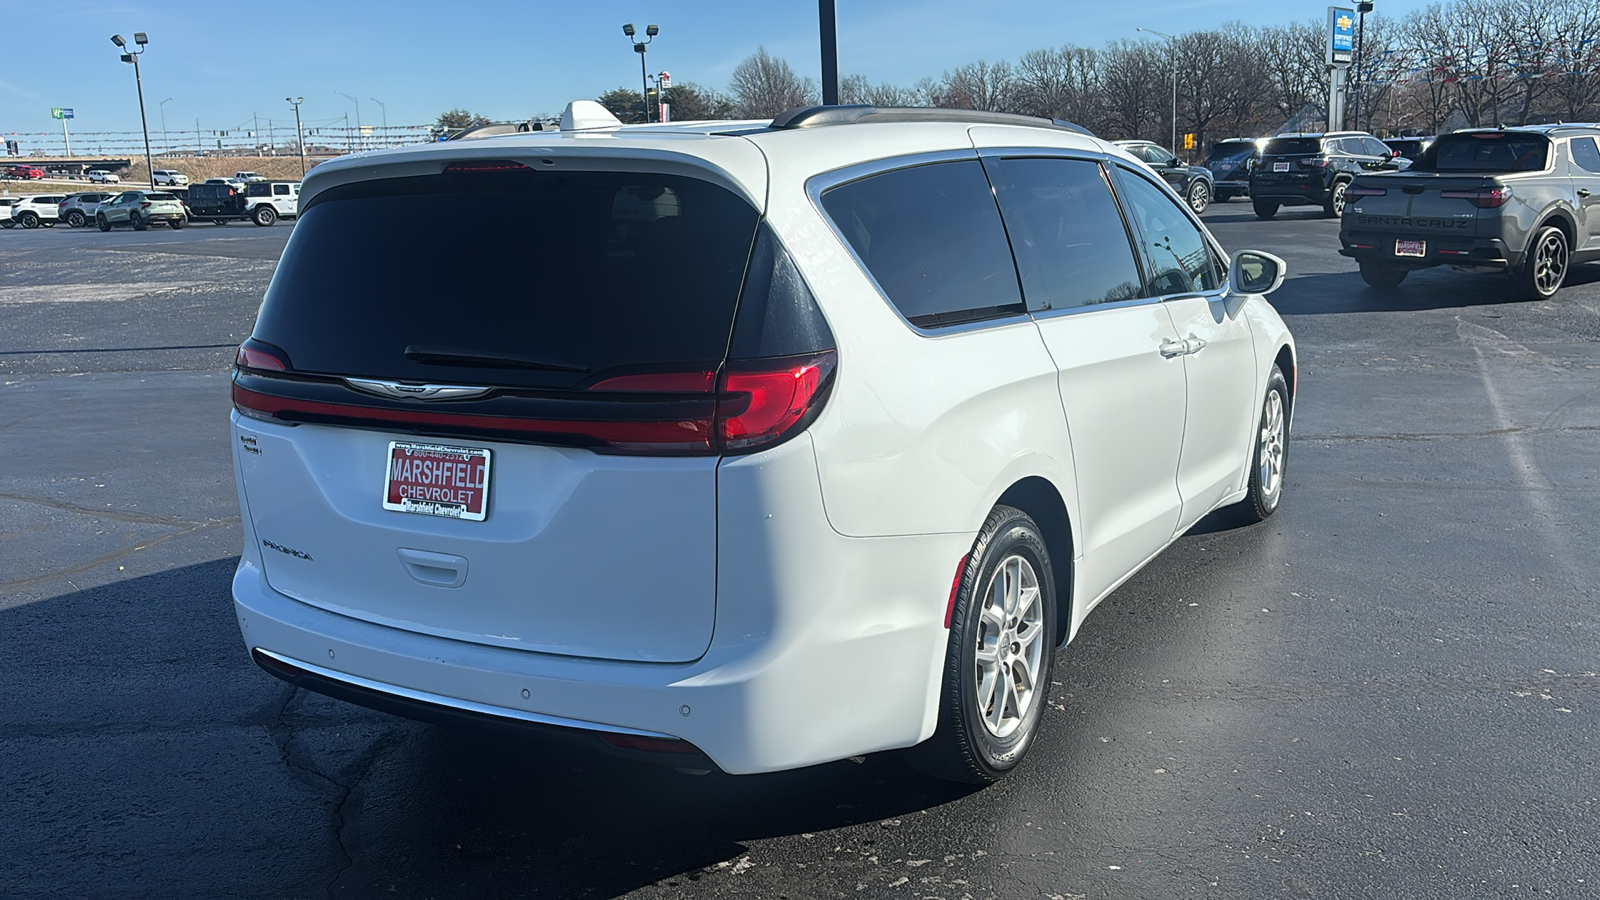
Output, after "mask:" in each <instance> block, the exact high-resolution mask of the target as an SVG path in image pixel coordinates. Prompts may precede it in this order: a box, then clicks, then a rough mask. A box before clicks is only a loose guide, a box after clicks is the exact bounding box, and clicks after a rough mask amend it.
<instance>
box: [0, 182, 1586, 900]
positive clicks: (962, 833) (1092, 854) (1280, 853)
mask: <svg viewBox="0 0 1600 900" xmlns="http://www.w3.org/2000/svg"><path fill="white" fill-rule="evenodd" d="M1205 219H1206V221H1207V222H1208V224H1209V225H1210V226H1211V228H1212V229H1213V231H1214V233H1215V234H1217V236H1218V237H1219V238H1220V239H1221V240H1222V242H1223V243H1224V244H1225V245H1226V246H1227V247H1228V248H1229V249H1230V250H1238V249H1244V248H1258V249H1264V250H1267V251H1270V252H1273V253H1276V254H1278V255H1280V256H1282V257H1284V258H1285V259H1287V260H1288V262H1289V265H1290V268H1291V277H1290V278H1289V280H1288V281H1287V283H1286V284H1285V285H1284V286H1283V288H1282V289H1281V290H1279V291H1278V293H1276V294H1274V295H1273V297H1272V301H1273V302H1274V304H1275V305H1276V306H1277V307H1278V309H1279V310H1280V311H1281V312H1282V313H1283V314H1284V316H1285V318H1286V319H1287V321H1288V322H1289V325H1290V327H1291V328H1292V329H1293V330H1294V332H1295V335H1296V337H1297V339H1298V341H1299V347H1300V363H1299V372H1300V385H1301V388H1300V392H1299V397H1298V400H1297V404H1298V405H1297V408H1296V410H1295V421H1294V431H1293V437H1292V440H1291V444H1290V447H1291V450H1290V464H1289V470H1288V482H1287V493H1286V495H1285V499H1284V505H1283V507H1282V508H1281V510H1280V511H1279V513H1278V514H1277V515H1276V516H1275V517H1274V518H1272V519H1270V520H1268V521H1267V522H1265V523H1263V524H1261V525H1257V526H1253V527H1249V528H1233V527H1230V526H1229V525H1228V524H1227V522H1226V521H1224V520H1223V518H1222V517H1213V518H1212V519H1208V520H1206V521H1203V522H1202V523H1201V524H1200V525H1199V526H1197V528H1196V529H1195V530H1194V532H1192V533H1191V534H1189V535H1187V536H1185V537H1183V538H1182V539H1180V540H1179V541H1178V542H1177V543H1176V544H1175V545H1174V546H1172V547H1171V548H1170V549H1169V550H1168V551H1167V552H1166V553H1164V554H1163V555H1161V556H1160V557H1158V558H1156V559H1155V560H1154V561H1153V562H1152V563H1150V565H1149V566H1148V567H1146V568H1145V569H1144V570H1143V571H1142V572H1140V573H1139V574H1138V575H1136V576H1135V577H1134V578H1133V579H1131V580H1130V581H1129V582H1128V583H1127V584H1125V585H1124V586H1123V587H1122V588H1120V589H1119V590H1118V591H1117V592H1116V593H1115V594H1114V595H1112V596H1111V597H1110V598H1109V599H1107V600H1106V601H1105V602H1104V603H1103V604H1102V605H1101V606H1100V607H1099V608H1098V609H1097V610H1096V611H1095V612H1094V613H1093V614H1092V615H1091V616H1090V617H1089V619H1088V621H1087V622H1086V623H1085V625H1084V627H1083V630H1082V631H1081V633H1080V635H1079V637H1078V639H1077V640H1076V641H1075V642H1074V643H1073V644H1072V645H1070V646H1069V647H1068V648H1066V649H1065V650H1063V651H1062V652H1061V653H1060V655H1059V656H1058V660H1057V668H1056V672H1055V681H1056V684H1055V685H1054V686H1053V687H1054V690H1053V691H1052V696H1051V708H1050V709H1049V710H1048V711H1047V716H1046V721H1045V726H1044V733H1043V735H1042V738H1041V740H1040V742H1039V743H1038V744H1037V745H1036V746H1035V748H1034V750H1033V751H1032V753H1031V755H1030V756H1029V758H1028V760H1027V761H1026V762H1025V763H1024V764H1023V766H1022V767H1021V768H1020V769H1019V770H1018V771H1017V772H1016V773H1014V775H1013V776H1012V777H1010V778H1008V779H1007V780H1006V781H1004V782H1002V783H1001V784H999V785H996V786H994V787H991V788H988V789H985V790H971V789H965V788H957V787H954V786H947V785H943V784H939V783H935V782H929V781H927V780H924V779H922V778H921V777H920V776H917V775H916V774H914V773H913V772H912V771H911V770H909V769H908V768H907V767H905V766H904V765H903V763H901V761H900V760H899V759H898V758H897V757H896V756H894V755H893V754H884V755H879V756H873V757H868V758H865V759H860V760H853V761H846V762H840V763H835V764H832V765H827V766H820V767H817V768H813V769H808V770H804V771H799V772H790V773H784V774H779V775H770V776H757V777H743V778H731V777H726V776H718V775H707V776H691V775H683V774H678V773H676V772H674V771H672V770H669V769H662V768H657V767H654V766H649V765H644V764H636V763H632V762H629V761H623V760H616V759H611V758H608V757H593V756H586V755H582V754H579V753H575V752H573V751H571V750H568V749H565V748H556V747H550V746H546V745H542V744H538V743H534V742H531V741H528V740H526V739H520V738H507V737H504V736H499V735H485V734H478V733H472V732H458V731H451V730H447V729H443V728H437V727H432V726H426V725H420V724H417V723H413V722H409V721H406V720H401V719H396V718H391V717H388V716H385V715H382V714H379V713H374V712H369V711H366V710H362V709H359V708H356V707H351V706H347V705H344V704H340V703H337V702H334V701H331V700H327V699H325V698H322V697H319V696H317V695H313V694H307V693H305V692H300V691H295V690H293V689H291V688H289V687H287V686H285V685H283V684H281V683H279V682H277V681H275V680H274V679H272V678H270V677H268V676H266V675H265V674H263V673H261V672H259V671H258V670H257V669H256V668H255V667H254V665H253V664H251V663H250V662H249V660H248V658H247V657H246V654H245V648H244V647H243V645H242V644H241V642H240V639H239V634H238V629H237V626H236V625H235V623H234V619H233V612H232V608H231V603H230V600H229V597H228V585H229V579H230V576H231V573H232V568H233V564H234V561H235V558H236V554H237V552H238V546H239V543H240V540H241V533H240V529H239V527H238V509H237V502H236V499H235V493H234V488H233V478H232V471H231V467H230V463H229V456H228V447H227V414H228V395H227V387H228V375H229V371H228V365H229V362H230V360H231V357H232V348H233V346H234V345H236V344H237V343H238V342H239V341H240V340H241V339H242V338H243V337H245V335H246V334H247V333H248V330H249V328H250V325H251V322H252V320H253V317H254V314H255V310H256V306H257V304H258V303H259V299H260V296H261V294H262V292H263V290H264V288H265V286H266V283H267V281H268V279H269V278H270V276H271V272H272V269H273V264H274V261H275V260H276V258H277V255H278V253H279V252H280V251H281V249H282V247H283V244H284V242H285V240H286V239H287V238H288V236H289V234H290V233H291V230H292V226H290V225H287V224H280V225H278V226H275V227H272V228H256V227H255V226H251V225H231V226H210V225H196V226H193V227H191V228H188V229H185V230H183V231H181V232H173V231H168V230H165V229H153V230H151V231H148V232H141V233H133V232H125V231H116V232H112V233H110V234H101V233H99V232H97V231H93V230H78V231H73V230H70V229H67V228H65V227H64V226H62V227H57V228H53V229H40V230H36V231H29V232H23V231H21V230H20V229H13V230H11V231H7V232H3V233H0V760H3V761H4V762H3V764H0V896H4V897H35V896H38V897H109V896H118V897H124V896H164V897H165V896H207V897H223V896H250V897H322V896H341V897H343V896H372V895H379V894H383V895H391V894H392V895H394V896H403V897H462V896H497V897H498V896H506V897H510V896H530V897H613V896H630V897H649V898H654V897H766V898H774V897H793V898H810V897H846V896H849V897H859V896H871V897H879V896H885V897H908V898H909V897H939V898H959V897H996V898H1017V897H1040V898H1049V897H1061V898H1068V897H1097V898H1098V897H1112V898H1155V897H1188V896H1207V897H1229V898H1234V897H1333V898H1365V897H1371V898H1394V897H1406V898H1450V900H1456V898H1461V897H1507V896H1552V897H1586V896H1600V839H1597V837H1596V835H1597V834H1600V823H1597V821H1596V818H1597V816H1600V775H1597V774H1596V772H1597V767H1596V766H1595V765H1593V762H1592V757H1593V756H1594V753H1595V747H1596V737H1597V734H1600V731H1597V725H1600V674H1597V670H1600V660H1597V655H1600V654H1597V637H1600V624H1597V623H1600V593H1597V590H1596V585H1597V584H1600V554H1596V552H1595V547H1596V546H1597V544H1600V504H1597V502H1596V500H1597V498H1600V478H1597V475H1596V472H1597V470H1600V266H1590V267H1587V269H1580V270H1578V271H1577V272H1576V273H1574V277H1573V279H1572V283H1571V285H1570V286H1569V287H1568V288H1566V289H1565V290H1563V291H1561V292H1560V293H1559V294H1558V295H1557V296H1556V297H1555V298H1554V299H1553V300H1550V301H1547V302H1537V303H1534V302H1520V301H1518V302H1512V301H1508V300H1506V299H1504V290H1505V288H1506V287H1507V285H1505V283H1504V282H1502V281H1500V280H1498V279H1495V278H1492V277H1487V276H1478V275H1471V274H1465V273H1454V272H1449V271H1442V270H1434V271H1430V272H1424V273H1420V274H1417V275H1413V276H1412V277H1411V278H1410V279H1409V280H1408V281H1407V282H1406V284H1405V285H1404V286H1403V287H1402V288H1401V289H1400V290H1399V291H1397V292H1395V293H1394V294H1392V295H1382V294H1379V293H1376V292H1374V291H1371V290H1369V289H1367V288H1366V287H1365V285H1364V284H1363V283H1362V282H1361V280H1360V278H1359V277H1358V276H1357V274H1356V273H1355V266H1354V264H1353V263H1351V262H1349V261H1348V260H1345V259H1343V258H1341V257H1339V256H1337V255H1336V254H1335V253H1334V248H1335V247H1336V246H1337V223H1336V222H1333V221H1331V220H1324V219H1321V218H1318V217H1316V215H1315V214H1314V213H1313V212H1311V211H1309V210H1307V211H1304V212H1301V211H1296V210H1286V211H1284V212H1283V213H1281V214H1280V215H1279V217H1278V219H1276V220H1274V221H1271V222H1258V221H1256V220H1255V218H1254V217H1253V216H1252V215H1251V214H1250V209H1249V206H1248V204H1247V203H1245V202H1239V201H1236V202H1233V203H1228V204H1219V205H1215V206H1213V207H1212V209H1211V210H1209V211H1208V212H1207V213H1206V215H1205Z"/></svg>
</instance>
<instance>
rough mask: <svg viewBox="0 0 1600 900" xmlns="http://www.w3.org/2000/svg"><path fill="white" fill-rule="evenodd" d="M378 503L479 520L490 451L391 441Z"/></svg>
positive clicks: (485, 496) (486, 499) (486, 496)
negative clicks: (380, 500) (387, 464)
mask: <svg viewBox="0 0 1600 900" xmlns="http://www.w3.org/2000/svg"><path fill="white" fill-rule="evenodd" d="M383 508H384V509H392V510H394V511H396V512H408V513H417V514H419V515H424V516H444V517H446V518H451V519H470V520H472V521H474V522H482V521H483V520H484V517H485V516H487V515H488V513H489V451H488V450H487V449H486V448H478V447H446V446H443V445H440V444H411V443H406V442H403V441H390V442H389V468H388V474H387V475H385V476H384V486H383Z"/></svg>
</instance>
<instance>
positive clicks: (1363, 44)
mask: <svg viewBox="0 0 1600 900" xmlns="http://www.w3.org/2000/svg"><path fill="white" fill-rule="evenodd" d="M1356 11H1357V12H1358V13H1359V14H1360V17H1361V24H1360V25H1358V26H1357V27H1356V92H1355V93H1356V97H1355V101H1356V102H1355V104H1354V106H1355V108H1356V111H1355V119H1356V130H1357V131H1360V130H1361V91H1362V88H1363V87H1365V84H1364V82H1365V81H1366V73H1365V72H1363V71H1362V70H1361V67H1362V65H1363V63H1364V62H1365V54H1366V51H1367V13H1369V12H1372V0H1361V2H1360V3H1357V4H1356Z"/></svg>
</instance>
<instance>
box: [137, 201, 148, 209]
mask: <svg viewBox="0 0 1600 900" xmlns="http://www.w3.org/2000/svg"><path fill="white" fill-rule="evenodd" d="M139 208H140V209H149V208H150V201H149V200H146V201H144V202H143V203H141V204H139Z"/></svg>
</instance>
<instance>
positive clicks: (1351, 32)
mask: <svg viewBox="0 0 1600 900" xmlns="http://www.w3.org/2000/svg"><path fill="white" fill-rule="evenodd" d="M1355 48H1356V11H1355V10H1353V9H1341V8H1340V7H1337V6H1330V7H1328V64H1329V65H1332V66H1346V65H1349V64H1350V60H1351V58H1352V57H1354V56H1355Z"/></svg>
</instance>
